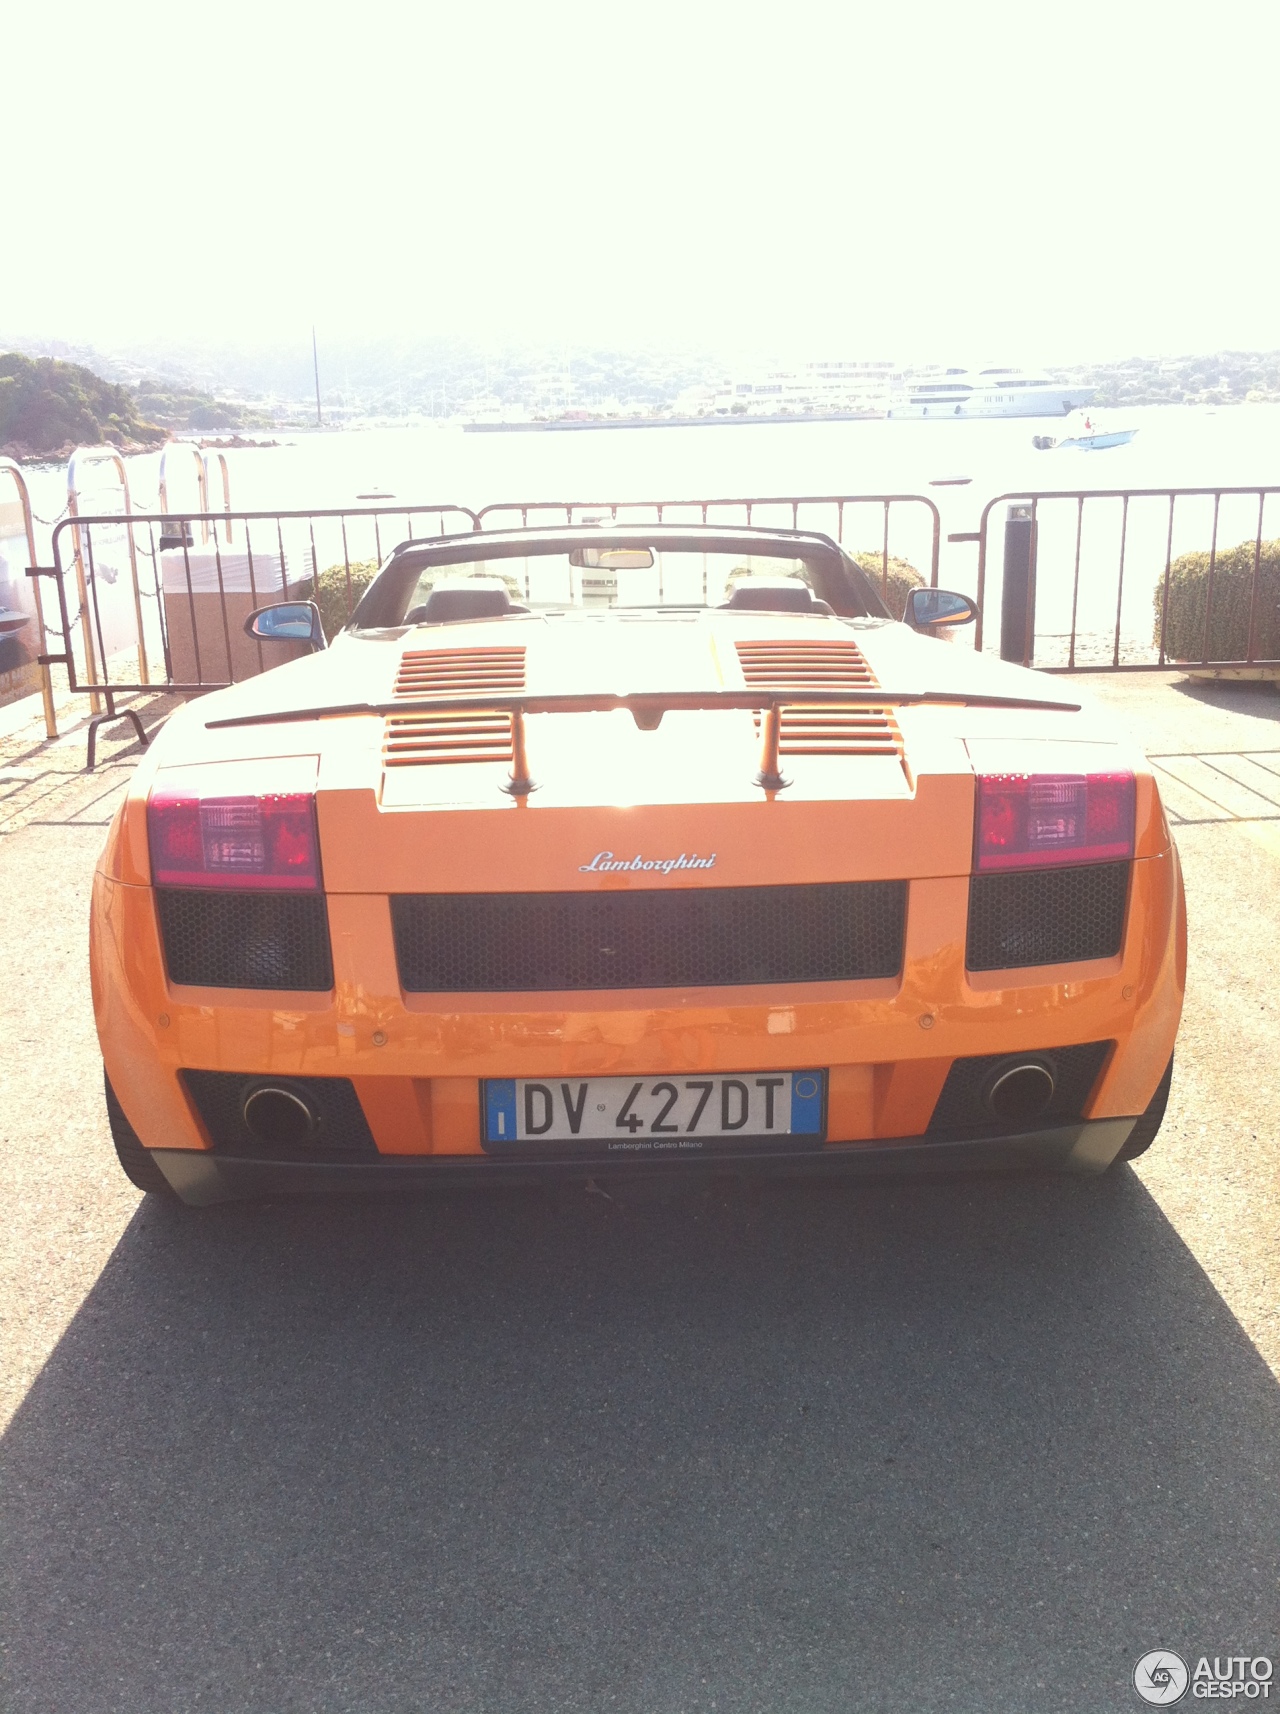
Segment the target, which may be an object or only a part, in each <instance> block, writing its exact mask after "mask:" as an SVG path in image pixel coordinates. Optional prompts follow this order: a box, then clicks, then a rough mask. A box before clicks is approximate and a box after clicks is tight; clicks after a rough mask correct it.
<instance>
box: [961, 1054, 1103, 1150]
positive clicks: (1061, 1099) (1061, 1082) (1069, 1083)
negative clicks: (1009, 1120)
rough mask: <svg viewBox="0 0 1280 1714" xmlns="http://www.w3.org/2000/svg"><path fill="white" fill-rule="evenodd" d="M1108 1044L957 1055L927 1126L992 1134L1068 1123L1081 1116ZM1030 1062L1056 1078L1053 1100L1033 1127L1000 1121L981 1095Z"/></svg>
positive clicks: (1096, 1078) (1100, 1068)
mask: <svg viewBox="0 0 1280 1714" xmlns="http://www.w3.org/2000/svg"><path fill="white" fill-rule="evenodd" d="M1110 1047H1111V1043H1110V1042H1109V1041H1090V1042H1083V1043H1081V1044H1080V1045H1079V1046H1076V1047H1055V1048H1049V1049H1046V1050H1044V1051H1037V1052H1034V1053H988V1054H981V1055H979V1056H978V1057H977V1058H975V1059H957V1060H956V1061H955V1062H954V1063H953V1065H952V1067H951V1070H950V1071H949V1072H948V1073H947V1081H946V1082H945V1083H944V1084H943V1086H942V1094H941V1095H939V1097H938V1104H937V1106H936V1107H935V1108H934V1110H933V1117H932V1119H930V1121H929V1130H930V1131H931V1132H933V1131H948V1132H953V1133H954V1132H960V1133H964V1132H966V1131H976V1132H981V1134H982V1135H983V1136H987V1137H989V1136H996V1135H999V1133H1000V1132H1001V1131H1006V1132H1012V1131H1024V1130H1028V1129H1034V1128H1036V1127H1038V1126H1040V1125H1066V1124H1070V1122H1071V1121H1072V1120H1073V1119H1079V1118H1080V1117H1081V1116H1082V1114H1083V1112H1084V1107H1085V1102H1086V1101H1088V1099H1089V1096H1090V1095H1091V1094H1092V1093H1093V1086H1094V1084H1095V1083H1096V1082H1097V1081H1098V1073H1099V1072H1100V1071H1101V1070H1102V1065H1103V1061H1104V1060H1105V1059H1106V1057H1107V1053H1108V1051H1109V1049H1110ZM1028 1061H1033V1062H1037V1063H1039V1064H1041V1065H1043V1066H1045V1067H1046V1068H1047V1070H1048V1071H1049V1073H1050V1075H1051V1076H1052V1078H1053V1080H1054V1090H1053V1099H1052V1100H1051V1101H1050V1103H1049V1105H1048V1107H1047V1108H1046V1109H1045V1111H1044V1113H1043V1114H1042V1115H1041V1117H1040V1118H1038V1119H1037V1120H1036V1121H1035V1125H1034V1126H1028V1125H1026V1124H1017V1125H1013V1124H1010V1125H1002V1124H1001V1123H1000V1122H999V1120H997V1119H996V1118H995V1117H994V1115H993V1114H992V1113H991V1111H990V1109H989V1108H988V1107H987V1106H986V1104H985V1102H984V1100H983V1096H984V1095H985V1094H986V1092H987V1090H988V1089H989V1088H990V1086H991V1085H992V1084H993V1083H994V1082H995V1080H996V1078H997V1077H998V1075H999V1074H1000V1072H1001V1071H1004V1070H1007V1069H1009V1068H1010V1067H1012V1066H1015V1065H1026V1064H1027V1062H1028Z"/></svg>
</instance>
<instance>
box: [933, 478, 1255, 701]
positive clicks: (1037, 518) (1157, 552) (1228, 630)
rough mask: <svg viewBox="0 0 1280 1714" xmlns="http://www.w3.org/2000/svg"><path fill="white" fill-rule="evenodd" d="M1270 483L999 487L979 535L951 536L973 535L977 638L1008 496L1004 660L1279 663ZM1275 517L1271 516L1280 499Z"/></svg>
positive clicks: (1244, 671)
mask: <svg viewBox="0 0 1280 1714" xmlns="http://www.w3.org/2000/svg"><path fill="white" fill-rule="evenodd" d="M1277 495H1280V487H1266V486H1263V487H1252V488H1248V487H1245V488H1231V487H1218V488H1109V489H1078V488H1077V489H1052V490H1042V491H1041V492H1039V493H1021V494H1018V493H1010V494H998V495H997V496H996V497H995V498H994V499H992V500H988V502H987V503H986V505H985V507H984V508H983V511H982V517H981V522H980V524H979V528H978V530H977V532H976V535H971V536H964V537H961V538H958V539H961V540H976V541H977V543H978V570H977V586H976V591H975V595H976V600H977V602H978V607H979V609H980V614H981V616H980V617H979V620H978V624H977V628H976V635H975V638H974V646H975V647H976V648H978V649H982V648H983V647H984V646H985V643H986V638H987V636H988V635H989V633H990V630H991V625H990V618H991V615H990V613H988V612H987V606H988V602H987V597H988V595H989V593H990V592H991V578H990V573H991V571H992V568H993V556H992V552H991V535H992V523H993V518H995V517H996V508H997V507H1000V506H1007V507H1008V508H1009V513H1008V515H1007V516H1006V518H1005V519H1004V520H1003V521H1004V528H1005V539H1004V552H1003V556H1002V565H1001V578H1000V586H999V593H1000V608H1001V614H1000V617H1001V623H1000V645H999V646H1000V653H1001V655H1002V656H1003V657H1004V658H1005V659H1006V660H1015V661H1018V662H1021V664H1022V665H1024V666H1032V665H1034V666H1037V667H1039V668H1041V670H1043V671H1047V672H1076V673H1079V672H1115V671H1124V672H1160V671H1165V670H1167V669H1168V668H1169V667H1170V666H1188V667H1191V668H1192V669H1199V670H1201V671H1214V672H1218V673H1223V674H1235V675H1237V676H1242V677H1243V676H1259V677H1261V676H1263V675H1264V674H1268V675H1269V674H1270V673H1271V672H1272V671H1273V670H1274V669H1276V668H1277V667H1280V623H1278V622H1277V618H1276V616H1277V608H1278V604H1280V563H1278V562H1280V548H1277V549H1276V551H1275V552H1272V553H1268V552H1267V551H1266V550H1267V545H1268V544H1267V542H1266V529H1267V511H1266V508H1267V502H1268V500H1274V497H1275V496H1277ZM1272 518H1273V520H1274V521H1275V523H1276V524H1280V506H1277V505H1275V504H1273V507H1272ZM951 539H953V540H954V539H957V538H954V537H953V538H951ZM1268 645H1269V646H1268Z"/></svg>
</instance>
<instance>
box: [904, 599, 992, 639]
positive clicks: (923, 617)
mask: <svg viewBox="0 0 1280 1714" xmlns="http://www.w3.org/2000/svg"><path fill="white" fill-rule="evenodd" d="M977 617H978V604H977V602H976V601H970V599H969V597H968V596H967V595H957V594H956V592H955V591H954V590H952V589H913V590H912V591H911V593H910V595H908V596H907V605H906V610H905V611H904V613H903V615H902V622H903V624H904V625H910V627H911V629H912V630H913V631H920V632H922V633H923V635H924V636H926V637H939V636H945V635H946V634H947V632H948V631H950V630H952V629H953V628H954V627H955V626H957V625H972V623H973V621H974V620H975V619H976V618H977Z"/></svg>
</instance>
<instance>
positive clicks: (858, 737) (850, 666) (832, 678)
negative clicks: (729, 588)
mask: <svg viewBox="0 0 1280 1714" xmlns="http://www.w3.org/2000/svg"><path fill="white" fill-rule="evenodd" d="M736 648H737V651H738V662H739V664H740V666H741V667H742V676H743V679H744V680H745V682H746V684H747V687H748V689H750V690H785V691H792V692H795V693H796V694H797V695H803V693H804V692H805V691H806V690H821V691H833V690H834V691H840V690H857V691H869V690H877V689H879V686H878V684H877V682H876V678H875V674H874V673H873V672H872V671H871V668H870V667H869V666H868V665H867V662H866V657H865V656H864V655H863V653H862V650H861V649H860V648H859V647H858V645H857V644H856V643H855V642H853V641H852V639H845V638H832V639H830V640H829V641H828V640H827V639H818V638H807V637H804V638H796V639H795V640H794V641H786V640H783V639H777V640H773V639H767V640H764V641H761V642H743V643H738V644H737V645H736ZM756 723H757V725H758V724H759V719H758V718H757V722H756ZM778 749H779V753H780V754H782V755H784V756H896V757H901V755H902V736H901V734H900V733H899V731H898V723H897V721H896V720H895V719H894V718H893V715H892V713H891V712H890V710H889V709H888V708H875V707H870V706H867V705H865V704H851V705H850V706H849V707H848V708H841V707H840V706H839V704H831V703H828V704H826V705H825V706H823V707H813V708H805V707H804V706H803V705H800V706H797V707H792V708H784V709H783V711H782V734H781V741H780V743H779V745H778Z"/></svg>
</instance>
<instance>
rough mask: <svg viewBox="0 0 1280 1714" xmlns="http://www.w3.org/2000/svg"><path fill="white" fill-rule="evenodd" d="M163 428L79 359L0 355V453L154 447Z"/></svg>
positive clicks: (61, 454)
mask: <svg viewBox="0 0 1280 1714" xmlns="http://www.w3.org/2000/svg"><path fill="white" fill-rule="evenodd" d="M166 438H167V437H166V435H165V431H164V430H163V429H162V428H157V427H156V425H155V424H154V423H150V422H146V421H144V420H143V418H142V417H141V416H140V415H139V412H138V401H137V397H136V395H135V394H134V393H133V392H132V391H131V390H130V389H129V388H128V387H122V386H118V385H117V384H116V383H114V382H112V381H103V380H101V379H100V378H99V377H98V376H97V375H95V374H94V373H93V371H92V370H91V369H84V368H82V367H81V366H80V364H78V363H60V362H59V361H58V360H57V359H56V358H53V357H34V358H33V357H20V356H19V355H18V354H17V352H15V351H9V352H5V353H3V354H0V452H4V453H7V454H8V456H9V457H11V458H66V457H68V456H69V454H70V453H71V452H72V451H73V450H74V448H76V447H77V446H101V445H103V444H104V443H107V442H109V443H110V444H111V445H112V446H118V447H124V448H128V449H130V450H132V449H135V448H139V447H147V446H155V445H157V444H158V443H159V442H160V441H163V440H164V439H166Z"/></svg>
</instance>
